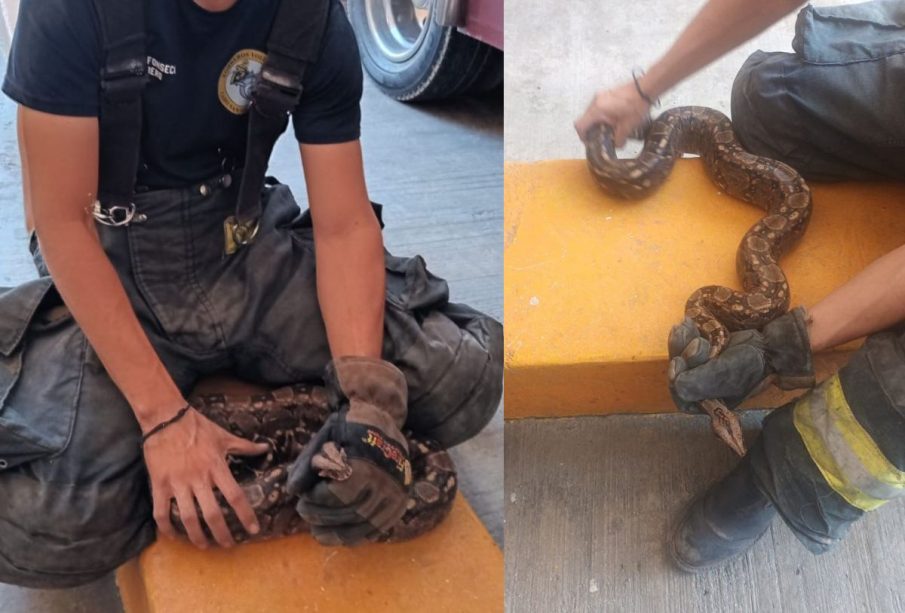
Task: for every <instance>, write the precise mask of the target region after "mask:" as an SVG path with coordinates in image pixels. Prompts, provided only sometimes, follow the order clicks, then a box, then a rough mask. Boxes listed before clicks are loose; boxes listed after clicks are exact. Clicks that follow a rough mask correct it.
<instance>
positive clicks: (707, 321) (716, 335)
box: [585, 106, 812, 455]
mask: <svg viewBox="0 0 905 613" xmlns="http://www.w3.org/2000/svg"><path fill="white" fill-rule="evenodd" d="M585 144H586V153H587V161H588V167H589V168H590V170H591V173H592V174H593V175H594V178H595V179H596V181H597V182H598V183H599V184H600V186H601V187H602V188H603V189H604V190H605V191H606V192H607V193H608V194H610V195H613V196H616V197H619V198H627V199H639V198H643V197H645V196H647V195H648V194H650V193H652V192H653V191H654V190H656V189H657V188H658V187H660V185H662V184H663V182H664V181H666V178H667V176H668V175H669V173H670V171H671V170H672V167H673V165H674V164H675V161H676V159H677V158H679V157H681V156H682V154H683V153H691V154H696V155H699V156H700V157H701V160H702V161H703V162H704V166H705V168H706V169H707V172H708V174H709V175H710V178H711V179H712V180H713V182H714V183H715V184H716V185H717V186H718V187H719V188H720V189H721V190H723V191H724V192H725V193H727V194H729V195H731V196H734V197H736V198H739V199H741V200H744V201H745V202H748V203H750V204H754V205H756V206H759V207H761V208H762V209H764V211H765V212H766V214H765V215H764V217H763V218H761V219H760V220H759V221H758V222H757V223H756V224H754V225H753V226H752V227H751V228H750V229H749V230H748V231H747V232H746V233H745V235H744V237H743V238H742V241H741V244H740V245H739V247H738V251H737V252H736V270H737V272H738V276H739V278H740V279H741V282H742V287H743V288H744V291H741V292H740V291H737V290H734V289H731V288H728V287H723V286H719V285H708V286H706V287H702V288H700V289H698V290H697V291H695V292H694V293H693V294H692V295H691V297H689V298H688V301H687V302H686V304H685V315H686V316H687V317H689V318H691V320H692V321H693V322H694V324H695V326H696V327H697V328H698V330H699V331H700V333H701V335H702V336H703V337H704V338H705V339H706V340H707V341H709V343H710V347H711V350H710V357H711V358H713V357H715V356H717V355H719V353H720V352H721V351H722V350H723V348H725V346H726V344H727V343H728V341H729V334H730V332H733V331H736V330H743V329H749V328H760V327H762V326H763V325H765V324H766V323H768V322H770V321H771V320H773V319H775V318H776V317H778V316H780V315H782V314H783V313H785V312H786V311H787V310H788V309H789V301H790V296H789V284H788V282H787V280H786V276H785V274H784V273H783V271H782V269H781V268H780V267H779V264H778V261H779V258H780V257H781V256H782V255H783V254H784V253H785V252H786V251H787V250H788V249H789V248H790V247H791V246H792V245H793V244H794V243H795V242H796V241H797V240H798V239H799V238H801V236H802V234H803V233H804V231H805V229H806V227H807V225H808V220H809V219H810V217H811V208H812V206H811V192H810V190H809V189H808V186H807V184H806V183H805V182H804V179H802V178H801V176H800V175H799V174H798V173H797V172H796V171H795V170H794V169H793V168H792V167H790V166H789V165H787V164H784V163H782V162H779V161H777V160H773V159H769V158H765V157H761V156H757V155H753V154H751V153H748V152H747V151H745V150H744V149H743V148H742V147H741V145H740V144H739V142H738V141H737V139H736V136H735V133H734V132H733V130H732V124H731V123H730V121H729V118H728V117H726V116H725V115H724V114H722V113H720V112H719V111H716V110H714V109H709V108H705V107H696V106H689V107H677V108H673V109H669V110H667V111H664V112H663V113H662V114H661V115H660V116H659V117H658V118H657V119H656V120H654V121H653V122H651V123H650V125H649V126H648V127H647V129H646V134H645V138H644V147H643V149H642V151H641V153H640V154H639V155H638V157H637V158H635V159H625V160H620V159H618V158H617V157H616V152H615V147H614V142H613V134H612V129H611V128H609V126H606V125H603V124H600V125H598V126H595V127H594V128H593V129H592V130H591V131H590V132H589V134H588V135H587V136H586V141H585ZM700 404H701V408H702V409H703V410H704V411H705V412H706V413H707V414H708V415H710V419H711V426H712V428H713V431H714V433H715V434H716V435H717V436H718V437H719V438H720V439H721V440H723V441H724V442H725V443H726V444H727V445H729V447H731V448H732V449H733V450H734V451H735V452H736V453H738V454H739V455H744V454H745V444H744V440H743V438H742V433H741V427H740V426H739V422H738V418H737V417H736V416H735V414H733V413H732V412H731V411H730V410H729V409H728V408H727V407H726V406H725V405H724V404H723V403H722V402H721V401H719V400H715V399H714V400H704V401H702V402H701V403H700Z"/></svg>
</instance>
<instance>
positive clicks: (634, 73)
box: [632, 68, 660, 106]
mask: <svg viewBox="0 0 905 613" xmlns="http://www.w3.org/2000/svg"><path fill="white" fill-rule="evenodd" d="M642 76H644V71H643V70H641V69H640V68H633V69H632V81H634V82H635V89H636V90H637V91H638V95H639V96H641V99H642V100H644V101H645V102H647V103H648V104H649V105H650V106H660V99H659V98H657V99H656V100H654V99H652V98H651V97H650V96H648V95H647V94H645V93H644V90H643V89H641V84H640V83H639V82H638V79H640V78H641V77H642Z"/></svg>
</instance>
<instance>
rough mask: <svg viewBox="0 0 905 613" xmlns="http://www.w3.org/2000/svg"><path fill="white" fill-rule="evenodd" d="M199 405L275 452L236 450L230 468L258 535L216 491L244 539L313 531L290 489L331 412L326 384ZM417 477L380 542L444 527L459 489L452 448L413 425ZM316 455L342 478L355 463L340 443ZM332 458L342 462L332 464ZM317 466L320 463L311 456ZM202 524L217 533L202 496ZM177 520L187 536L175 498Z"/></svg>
mask: <svg viewBox="0 0 905 613" xmlns="http://www.w3.org/2000/svg"><path fill="white" fill-rule="evenodd" d="M191 403H192V406H193V407H194V408H195V409H196V410H197V411H199V412H200V413H201V414H202V415H204V416H205V417H207V418H208V419H210V420H211V421H213V422H214V423H215V424H217V425H218V426H220V427H221V428H224V429H225V430H227V431H229V432H231V433H232V434H235V435H236V436H240V437H242V438H245V439H249V440H252V441H255V442H266V443H268V444H269V445H270V451H269V452H267V453H266V454H262V455H260V456H255V457H239V456H236V457H233V456H230V457H229V465H230V470H231V472H232V474H233V477H235V478H236V481H237V482H238V484H239V486H240V487H241V488H242V490H243V491H244V492H245V495H246V496H247V497H248V500H249V502H250V503H251V507H252V509H254V511H255V515H256V517H257V519H258V522H259V523H260V525H261V530H260V532H258V534H256V535H254V536H252V535H250V534H248V533H247V532H246V531H245V529H244V528H243V526H242V524H241V522H240V521H239V519H238V518H237V517H236V514H235V512H234V511H233V510H232V507H230V505H229V504H228V503H227V502H226V500H225V499H224V497H223V495H222V494H221V493H220V492H219V491H215V495H216V498H217V501H218V502H219V505H220V509H221V511H222V512H223V517H224V519H225V520H226V525H227V527H228V528H229V531H230V532H231V533H232V536H233V538H234V539H235V541H236V542H237V543H240V542H243V541H252V540H254V541H258V540H264V539H268V538H273V537H278V536H287V535H290V534H296V533H298V532H306V531H308V526H307V524H306V523H305V522H304V520H302V518H301V516H299V514H298V513H297V512H296V510H295V504H296V502H297V498H296V497H295V496H291V495H290V494H289V493H288V492H287V491H286V479H287V477H288V471H289V467H290V466H291V464H292V462H293V461H294V460H295V459H296V458H297V457H298V455H299V454H300V453H301V451H302V448H303V447H304V445H305V444H306V443H307V442H308V441H309V440H310V439H311V437H312V436H313V435H314V434H315V433H316V432H317V431H318V430H319V429H320V427H321V426H322V425H323V423H324V421H326V419H327V417H328V416H329V414H330V408H329V406H328V403H327V393H326V391H325V390H324V388H323V387H320V386H316V385H309V384H296V385H291V386H287V387H282V388H279V389H276V390H273V391H270V392H266V393H261V394H252V395H250V396H249V395H244V396H240V395H236V396H227V395H224V394H205V395H199V396H195V397H193V398H191ZM405 434H406V439H407V441H408V446H409V459H410V460H411V463H412V476H413V483H412V487H411V490H410V494H409V496H410V497H409V502H408V508H407V510H406V513H405V515H404V516H403V518H402V519H401V520H400V521H399V523H397V524H396V525H395V526H393V528H391V529H390V531H389V532H388V533H387V534H384V535H383V536H382V537H381V538H380V541H382V542H399V541H404V540H409V539H411V538H414V537H416V536H419V535H421V534H423V533H425V532H428V531H429V530H431V529H433V528H434V527H435V526H437V525H438V524H439V523H440V522H441V521H443V519H444V518H445V517H446V516H447V515H448V514H449V511H450V509H451V508H452V503H453V499H454V498H455V495H456V491H457V489H458V483H457V479H456V469H455V466H454V464H453V461H452V459H451V458H450V456H449V453H447V451H446V450H444V449H442V448H441V447H440V446H439V445H438V444H437V443H436V442H434V441H431V440H428V439H424V438H419V437H413V436H412V435H411V433H409V432H406V433H405ZM323 451H324V453H323V454H318V455H317V456H315V457H316V458H319V457H320V456H321V455H323V456H324V458H321V459H320V461H321V463H322V465H320V466H317V465H315V468H318V469H320V471H321V475H322V476H329V475H330V474H331V473H335V474H336V476H337V478H341V475H342V473H343V472H344V471H348V470H350V467H349V465H348V464H345V462H344V456H343V454H341V453H340V451H339V450H338V449H336V448H335V447H334V448H333V449H328V448H327V446H326V445H325V446H324V450H323ZM331 460H332V463H333V464H335V465H330V464H331ZM312 465H314V462H312ZM195 506H196V509H195V510H196V512H197V513H198V517H199V519H202V527H203V529H204V531H205V533H206V534H207V536H208V538H211V534H210V530H209V529H208V527H207V526H206V525H205V524H204V522H203V515H202V513H201V509H200V507H199V506H198V505H197V503H196V505H195ZM170 518H171V520H172V522H173V526H174V527H175V528H176V530H177V531H178V532H179V533H180V534H181V535H185V527H184V526H183V524H182V521H181V519H180V515H179V508H178V507H177V506H176V503H175V501H174V502H171V504H170Z"/></svg>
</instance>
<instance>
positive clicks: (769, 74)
mask: <svg viewBox="0 0 905 613" xmlns="http://www.w3.org/2000/svg"><path fill="white" fill-rule="evenodd" d="M789 59H790V56H789V54H785V53H765V52H763V51H756V52H755V53H753V54H752V55H751V56H750V57H748V59H747V60H745V63H744V64H743V65H742V67H741V69H739V72H738V74H737V75H736V77H735V81H734V82H733V83H732V98H731V108H732V127H733V129H734V131H735V134H736V136H737V137H738V138H739V140H740V141H741V143H742V144H743V145H744V146H745V148H746V149H748V150H750V151H752V152H753V153H757V154H759V155H768V156H770V157H779V155H780V153H779V152H778V151H774V150H773V148H774V147H776V143H781V142H783V141H784V140H786V139H787V138H788V136H789V127H788V126H786V125H785V124H786V123H787V122H788V121H789V118H790V117H792V116H793V112H794V109H793V108H792V101H791V98H790V95H789V91H788V89H787V87H786V84H785V82H784V80H785V79H784V75H783V65H784V64H785V63H786V62H788V61H789Z"/></svg>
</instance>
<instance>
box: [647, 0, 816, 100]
mask: <svg viewBox="0 0 905 613" xmlns="http://www.w3.org/2000/svg"><path fill="white" fill-rule="evenodd" d="M802 4H804V3H803V2H802V1H801V0H761V1H759V2H752V1H751V0H710V1H709V2H707V4H706V5H704V8H702V9H701V11H700V12H699V13H698V14H697V15H696V16H695V17H694V19H693V20H692V21H691V23H689V24H688V26H687V27H686V28H685V30H684V31H683V32H682V33H681V34H680V35H679V38H678V39H677V40H676V42H675V43H674V44H673V45H672V47H670V49H669V50H668V51H667V52H666V54H665V55H664V56H663V57H662V58H660V60H658V61H657V62H656V63H655V64H654V65H653V66H651V67H650V69H649V70H648V71H647V73H646V74H645V75H644V76H643V77H641V87H642V89H643V90H644V91H645V92H646V93H647V94H648V95H649V96H652V97H657V96H659V95H661V94H662V93H664V92H666V91H667V90H669V89H671V88H672V87H673V86H675V85H676V84H678V83H679V82H681V81H683V80H684V79H685V78H687V77H689V76H690V75H692V74H694V73H695V72H697V71H698V70H700V69H701V68H703V67H704V66H706V65H707V64H709V63H711V62H713V61H714V60H716V59H718V58H719V57H721V56H722V55H724V54H726V53H728V52H729V51H731V50H732V49H734V48H735V47H737V46H738V45H740V44H742V43H744V42H745V41H747V40H749V39H751V38H753V37H754V36H756V35H757V34H759V33H760V32H762V31H763V30H765V29H767V28H768V27H769V26H771V25H773V24H774V23H776V22H777V21H779V20H780V19H781V18H783V17H784V16H785V15H787V14H789V13H791V12H792V11H793V10H795V8H797V7H798V6H800V5H802Z"/></svg>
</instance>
